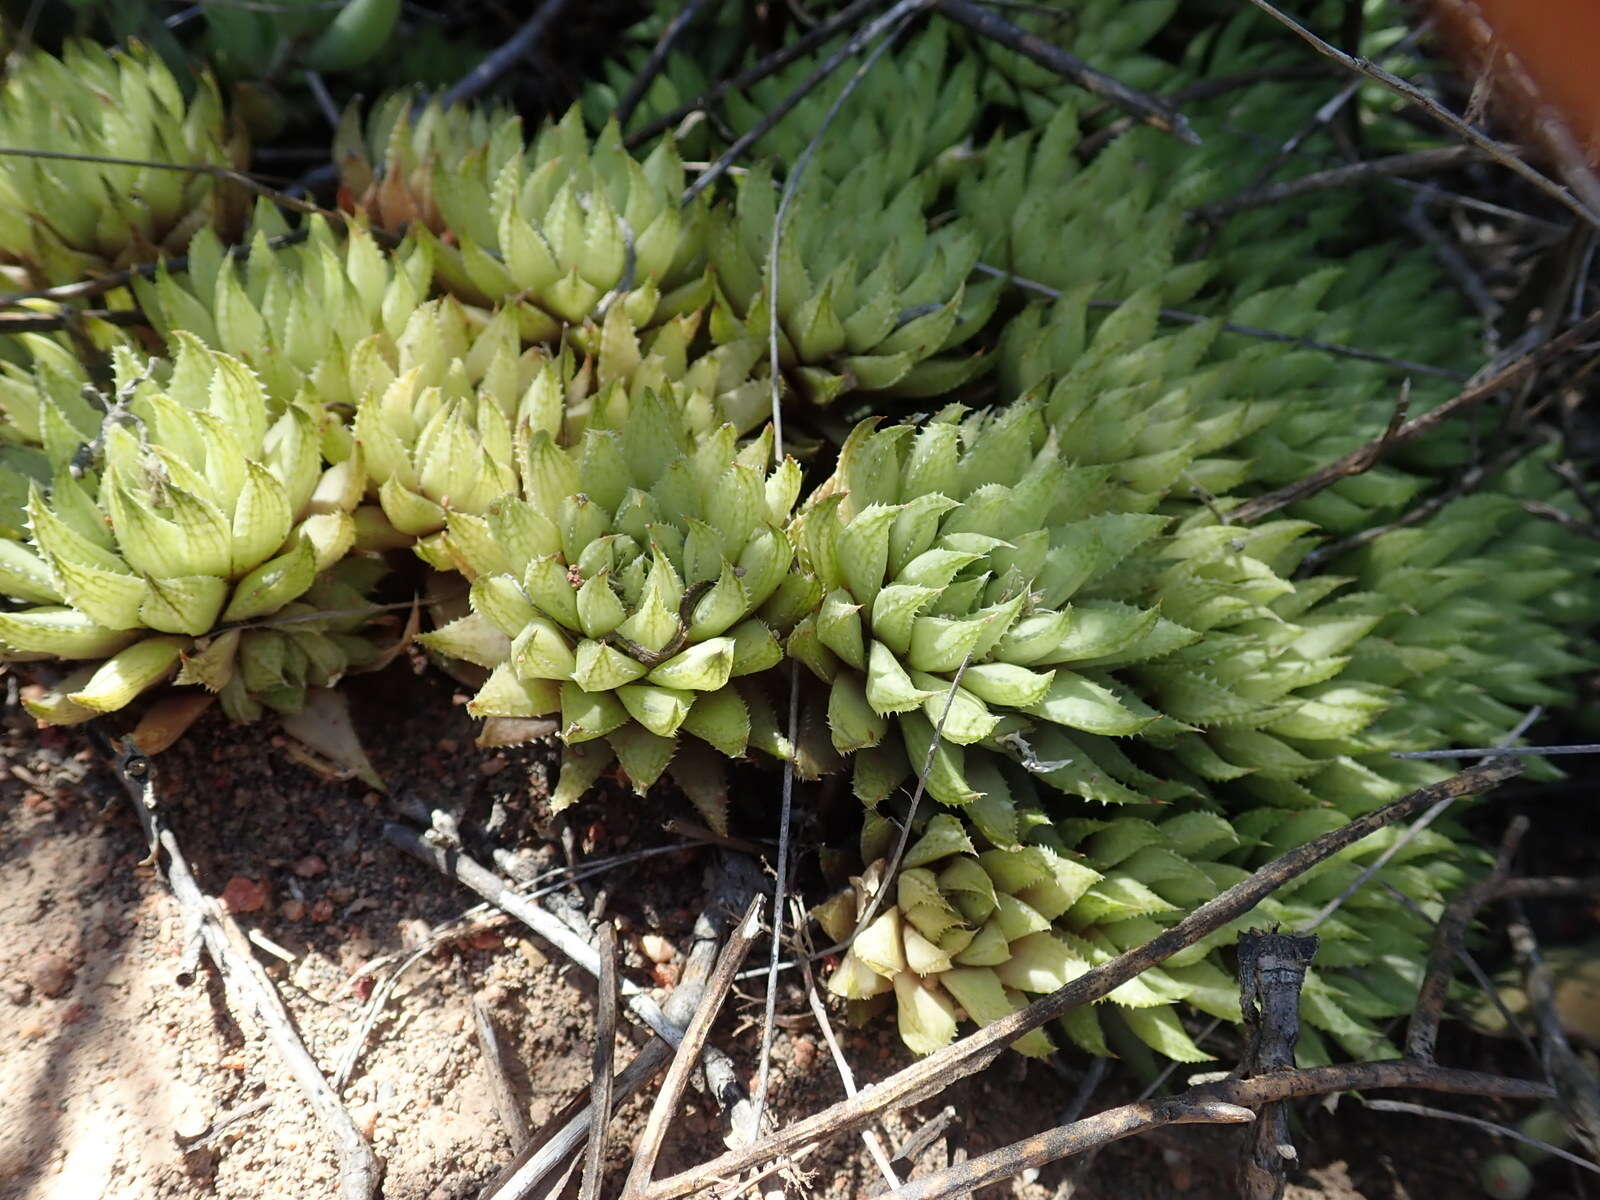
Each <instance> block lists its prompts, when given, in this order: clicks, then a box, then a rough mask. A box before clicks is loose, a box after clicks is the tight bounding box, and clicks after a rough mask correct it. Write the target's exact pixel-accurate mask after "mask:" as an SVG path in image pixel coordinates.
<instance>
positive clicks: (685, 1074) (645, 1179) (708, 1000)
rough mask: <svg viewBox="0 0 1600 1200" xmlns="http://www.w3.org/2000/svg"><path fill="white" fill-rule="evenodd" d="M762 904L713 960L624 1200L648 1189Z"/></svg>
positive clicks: (757, 902)
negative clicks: (685, 1090) (669, 1129)
mask: <svg viewBox="0 0 1600 1200" xmlns="http://www.w3.org/2000/svg"><path fill="white" fill-rule="evenodd" d="M765 899H766V897H764V896H759V895H758V896H755V897H753V898H752V899H751V901H750V906H749V907H748V908H747V909H745V914H744V919H743V920H742V921H740V922H739V924H738V926H737V927H736V928H735V929H734V931H733V935H732V936H731V937H729V939H728V944H727V946H725V947H724V948H723V951H722V954H721V956H720V957H719V958H718V959H717V966H716V969H715V970H714V971H712V973H711V980H710V982H709V983H707V984H706V991H705V995H704V996H702V997H701V998H700V1004H699V1006H698V1007H696V1009H695V1012H694V1017H693V1019H691V1020H690V1022H689V1027H688V1028H687V1029H685V1030H684V1031H683V1040H682V1041H681V1042H679V1044H678V1052H677V1054H676V1055H674V1056H673V1059H672V1065H671V1066H670V1067H668V1068H667V1077H666V1079H665V1080H663V1081H662V1084H661V1090H660V1091H659V1092H657V1093H656V1102H655V1104H654V1105H653V1106H652V1107H651V1109H650V1115H649V1117H647V1118H646V1119H645V1123H644V1130H643V1131H642V1132H641V1133H640V1134H639V1143H638V1146H637V1147H636V1148H635V1150H634V1156H633V1167H632V1169H631V1170H630V1171H629V1172H628V1180H627V1182H626V1183H625V1184H624V1185H623V1188H622V1195H623V1198H624V1200H633V1198H634V1197H637V1196H640V1195H642V1194H643V1193H644V1192H645V1191H646V1190H647V1189H648V1188H649V1186H650V1179H651V1176H652V1175H654V1174H655V1169H656V1159H657V1158H659V1157H660V1155H661V1143H662V1141H663V1140H665V1138H666V1136H667V1126H668V1124H669V1123H670V1122H671V1120H672V1118H673V1116H674V1114H675V1113H676V1112H677V1111H678V1102H679V1101H680V1100H682V1099H683V1089H684V1088H685V1087H687V1086H688V1084H689V1075H690V1073H691V1072H693V1070H694V1067H695V1063H696V1061H697V1060H698V1059H699V1057H700V1048H701V1047H702V1046H704V1045H705V1041H706V1037H707V1036H708V1035H709V1034H710V1033H711V1025H712V1022H714V1021H715V1020H716V1019H717V1014H718V1013H719V1012H720V1011H721V1010H722V1001H723V999H724V998H725V997H726V996H727V994H728V989H729V988H730V987H732V986H733V977H734V974H735V973H736V972H737V971H738V970H739V966H740V964H741V963H743V962H744V959H745V955H746V954H748V953H749V952H750V947H751V946H752V945H754V944H755V940H756V935H757V934H758V933H760V932H761V905H762V903H763V902H764V901H765Z"/></svg>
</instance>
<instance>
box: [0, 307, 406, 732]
mask: <svg viewBox="0 0 1600 1200" xmlns="http://www.w3.org/2000/svg"><path fill="white" fill-rule="evenodd" d="M179 345H180V349H179V353H178V355H177V358H176V360H175V361H174V362H173V363H172V364H170V366H168V365H167V364H163V363H157V362H154V361H145V362H140V361H138V360H137V359H136V358H135V357H134V356H133V355H131V354H126V353H124V354H120V355H118V357H117V360H116V364H115V365H116V393H115V397H114V399H113V400H111V401H110V402H109V403H108V407H107V408H106V410H105V411H103V412H99V413H93V412H90V413H88V414H85V413H83V412H81V411H75V412H73V413H72V414H71V415H68V414H65V413H63V412H62V411H61V410H60V408H59V407H58V406H57V405H56V403H55V401H54V400H53V398H52V397H51V396H50V394H49V393H48V392H46V391H44V390H41V391H40V393H39V403H40V413H41V425H42V426H43V429H44V439H43V440H44V453H45V455H46V458H47V460H48V462H49V466H50V470H51V474H50V478H49V482H48V484H47V485H41V484H39V483H37V482H35V483H33V484H32V485H31V487H30V493H29V497H28V500H27V504H26V515H27V524H28V539H27V543H26V544H24V543H23V542H21V541H16V540H6V541H5V542H3V543H0V555H3V557H4V560H5V565H4V575H5V587H6V591H7V593H8V594H10V595H12V596H14V597H16V598H18V599H21V600H25V601H28V602H30V603H31V605H32V606H31V607H27V608H23V609H20V610H18V611H14V612H8V613H4V614H0V644H3V646H4V648H5V656H6V657H7V658H8V659H19V658H20V659H27V658H54V659H62V660H66V661H69V662H83V663H85V664H87V665H85V666H84V667H82V668H80V669H79V670H76V671H74V672H73V673H72V674H70V675H69V676H68V677H67V678H66V679H65V680H63V681H62V682H61V683H60V684H59V685H57V687H56V688H55V689H54V691H53V692H51V693H50V694H49V695H47V696H46V697H44V698H43V699H40V700H37V701H34V702H32V704H31V705H30V707H32V708H33V709H34V711H35V712H37V713H38V714H39V715H40V716H41V717H43V718H45V719H47V720H50V721H52V722H55V723H58V724H64V723H69V722H71V721H77V720H87V719H89V718H91V717H93V716H96V715H98V714H100V713H104V712H112V711H115V710H117V709H120V708H122V707H124V706H125V705H127V704H128V703H129V702H130V701H132V700H133V699H134V698H135V697H137V696H138V695H139V694H140V693H142V692H144V691H146V690H147V689H149V688H151V687H154V686H155V685H157V684H159V683H161V682H163V681H165V680H167V679H170V678H172V677H173V676H176V677H177V680H178V682H180V683H198V684H201V685H203V686H205V687H207V688H208V689H210V690H212V691H214V692H219V693H220V694H221V698H222V702H223V705H224V707H225V708H226V709H227V711H228V712H229V714H230V715H232V716H234V717H235V718H237V719H250V718H252V717H254V716H256V715H258V714H259V713H260V712H261V710H262V706H263V705H266V706H268V707H271V708H274V709H276V710H279V711H285V712H287V711H293V710H295V709H297V708H298V707H299V705H300V704H301V703H302V702H303V699H304V692H305V688H306V687H307V686H327V685H330V684H331V683H333V682H334V681H336V680H337V679H338V678H339V677H340V676H341V675H342V674H344V672H345V671H346V670H348V669H349V668H350V667H352V666H358V665H361V664H362V663H363V662H365V661H367V660H369V659H371V658H373V657H375V656H376V651H375V650H374V648H373V647H372V646H371V644H370V643H369V642H367V641H366V640H365V639H363V638H361V637H360V636H358V635H357V634H356V632H355V631H356V630H357V629H359V628H360V627H361V626H362V624H363V623H364V620H363V618H364V615H365V604H364V602H363V599H362V597H363V593H364V592H366V591H368V590H370V588H371V586H372V584H373V583H374V582H376V577H377V575H378V574H381V573H382V572H381V567H380V568H379V569H378V570H377V571H376V573H374V571H373V570H371V569H368V567H367V565H353V564H345V563H344V559H345V556H346V555H347V553H348V552H349V551H350V549H351V547H352V545H353V543H354V540H355V534H356V529H355V522H354V520H353V518H352V516H351V510H352V509H354V507H355V505H356V502H357V501H358V500H359V499H360V497H361V494H362V491H363V487H364V483H365V480H364V478H363V475H362V472H361V466H360V461H359V459H352V460H347V461H345V462H342V463H339V464H337V465H334V466H331V467H330V466H325V464H324V462H323V458H322V455H321V453H320V450H319V446H318V438H317V431H316V428H315V425H314V423H313V421H312V419H311V418H310V416H309V415H308V414H307V413H306V412H304V411H303V410H301V409H299V408H295V407H290V408H287V409H285V410H283V411H282V412H281V413H280V414H279V415H277V416H276V417H272V416H270V415H269V409H268V405H267V402H266V397H265V395H264V393H263V390H262V387H261V384H260V381H259V380H257V379H256V377H255V376H254V375H253V374H252V373H251V372H250V371H249V369H248V368H246V367H245V366H244V364H242V363H241V362H239V361H238V360H237V359H233V358H229V357H227V356H225V355H220V354H217V353H215V352H213V351H211V350H208V349H207V348H206V347H204V346H203V345H202V344H201V343H200V342H198V341H197V340H196V339H194V338H193V337H192V336H189V335H184V334H180V335H179ZM86 416H87V417H88V419H87V420H86V419H85V417H86ZM74 417H76V419H77V421H78V422H80V424H74ZM83 425H90V426H91V427H90V428H83Z"/></svg>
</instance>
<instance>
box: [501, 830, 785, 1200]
mask: <svg viewBox="0 0 1600 1200" xmlns="http://www.w3.org/2000/svg"><path fill="white" fill-rule="evenodd" d="M747 862H748V860H743V859H737V858H734V857H731V856H730V857H729V858H727V859H726V860H725V861H724V863H723V864H722V868H721V869H720V870H719V871H718V873H717V875H716V877H715V879H714V881H713V885H712V894H711V897H710V898H709V899H708V900H707V901H706V905H705V908H704V910H703V911H702V912H701V914H700V916H699V918H698V919H697V920H696V921H695V927H694V941H693V942H692V943H691V944H690V946H689V950H688V953H687V954H686V955H685V961H684V968H683V976H682V977H681V978H680V979H679V981H678V986H677V987H676V988H674V989H673V990H672V994H671V995H669V996H668V997H667V999H666V1003H665V1004H664V1005H663V1011H664V1012H665V1013H666V1016H667V1019H668V1020H669V1021H671V1022H672V1023H673V1025H674V1026H676V1027H677V1028H679V1029H682V1028H683V1027H684V1026H685V1025H687V1024H688V1022H689V1018H690V1017H691V1016H693V1015H694V1010H695V1008H696V1006H697V1005H698V1004H699V1003H700V997H701V996H702V995H704V993H705V988H706V981H707V980H708V979H709V978H710V977H711V971H712V968H713V967H714V965H715V963H716V960H717V957H718V952H719V949H720V945H721V942H722V938H723V935H724V932H725V931H726V929H727V927H728V925H729V923H730V922H731V921H732V919H733V912H732V911H731V909H732V908H733V906H734V905H740V906H742V905H744V904H746V903H748V901H749V897H750V896H753V895H755V894H756V892H757V891H758V886H757V885H758V884H759V875H758V874H757V873H756V872H755V870H754V868H753V867H752V868H751V869H750V870H748V871H742V870H741V869H740V868H741V866H742V865H743V864H745V863H747ZM710 1049H711V1047H709V1046H708V1047H707V1051H708V1052H709V1051H710ZM672 1053H673V1051H672V1045H671V1044H669V1043H668V1042H667V1041H666V1040H664V1039H662V1038H659V1037H657V1038H651V1039H650V1041H649V1042H647V1043H645V1046H644V1048H643V1049H641V1050H640V1051H639V1053H638V1054H637V1055H635V1056H634V1059H633V1061H632V1062H630V1063H629V1064H628V1065H627V1067H625V1068H624V1069H623V1070H622V1072H621V1073H620V1074H618V1075H617V1076H616V1079H615V1081H614V1083H613V1085H612V1094H613V1107H615V1105H616V1104H621V1103H623V1102H624V1101H626V1100H628V1099H630V1098H631V1097H632V1096H634V1095H635V1094H636V1093H638V1092H639V1091H640V1090H642V1089H643V1088H644V1086H645V1085H646V1084H647V1083H649V1082H650V1081H651V1080H652V1079H654V1078H655V1077H656V1076H657V1075H658V1074H660V1073H661V1072H662V1071H663V1070H665V1069H666V1066H667V1063H668V1062H670V1061H671V1060H672ZM709 1066H710V1064H709V1063H708V1067H709ZM713 1073H714V1072H713V1071H711V1070H709V1069H708V1071H707V1076H708V1082H710V1076H711V1075H712V1074H713ZM724 1083H726V1081H724ZM712 1087H713V1089H714V1090H717V1091H718V1093H719V1095H720V1094H721V1093H722V1092H724V1091H726V1090H727V1088H726V1087H725V1086H724V1087H718V1085H717V1084H716V1083H712ZM586 1100H587V1097H586V1096H578V1097H576V1098H574V1099H573V1100H572V1102H571V1103H569V1104H568V1105H567V1106H566V1108H565V1109H563V1110H562V1111H561V1112H559V1113H557V1114H556V1116H555V1117H553V1118H552V1119H551V1120H550V1121H549V1122H547V1123H546V1124H545V1127H544V1128H543V1129H542V1130H541V1131H540V1132H539V1134H538V1136H536V1137H535V1138H534V1141H533V1143H532V1144H531V1145H530V1146H529V1148H528V1149H527V1150H526V1151H524V1152H523V1153H522V1154H519V1155H517V1156H516V1157H515V1158H514V1159H512V1161H511V1162H510V1163H509V1164H507V1165H506V1167H505V1168H504V1169H503V1170H502V1171H501V1172H500V1173H499V1174H498V1175H497V1176H496V1177H495V1178H494V1179H492V1180H491V1181H490V1182H489V1184H488V1185H487V1186H486V1187H485V1188H484V1189H483V1191H482V1193H481V1195H482V1196H483V1197H484V1200H525V1198H526V1197H528V1196H530V1195H532V1194H533V1192H534V1191H535V1190H536V1189H538V1188H539V1187H540V1185H541V1184H543V1182H544V1181H545V1180H546V1179H547V1178H549V1177H550V1176H551V1175H552V1174H553V1173H555V1172H556V1171H557V1170H559V1169H560V1168H561V1166H562V1164H563V1163H565V1162H566V1161H567V1159H568V1158H569V1157H573V1159H574V1162H575V1161H576V1157H575V1155H576V1151H577V1149H578V1148H579V1147H580V1146H581V1145H582V1144H583V1141H584V1138H585V1137H586V1136H587V1134H588V1131H589V1128H590V1124H591V1114H590V1108H589V1105H588V1104H587V1103H586Z"/></svg>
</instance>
